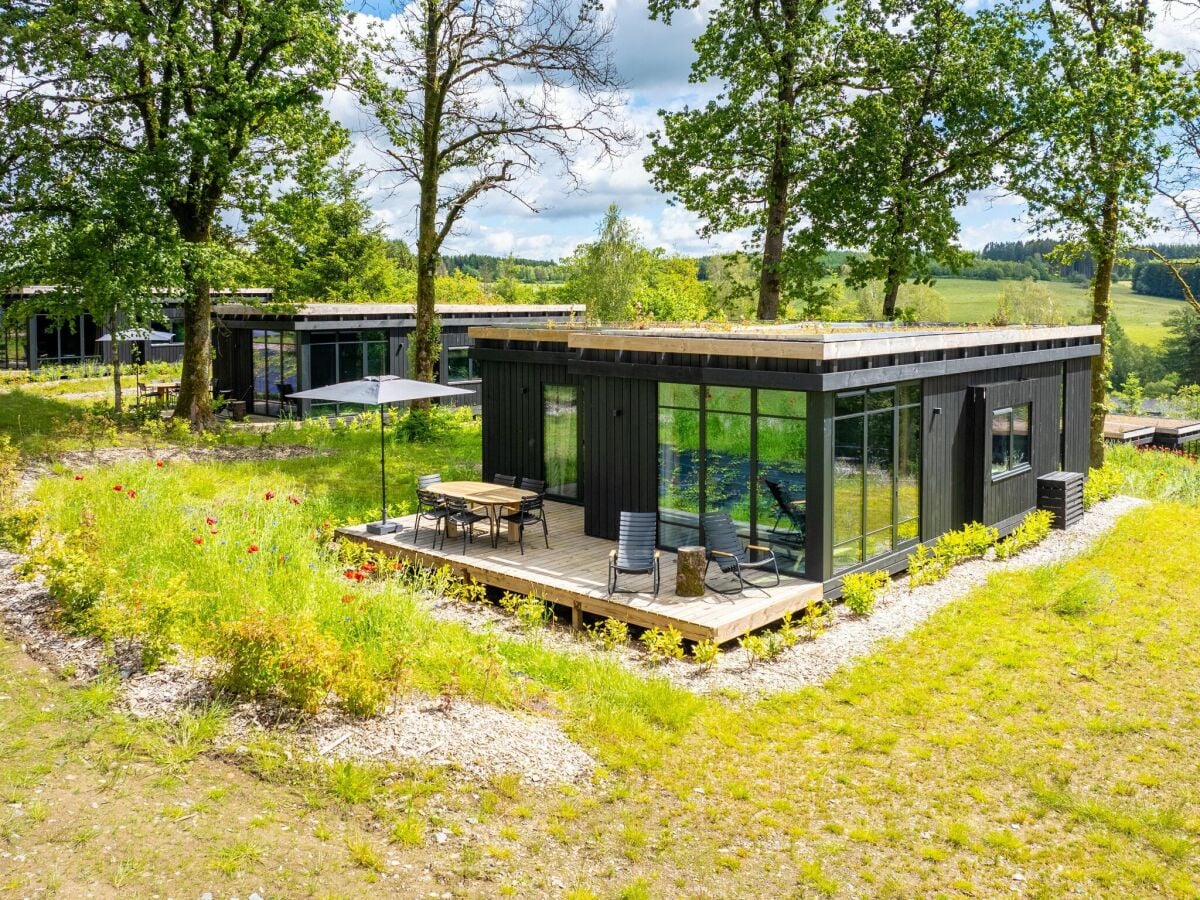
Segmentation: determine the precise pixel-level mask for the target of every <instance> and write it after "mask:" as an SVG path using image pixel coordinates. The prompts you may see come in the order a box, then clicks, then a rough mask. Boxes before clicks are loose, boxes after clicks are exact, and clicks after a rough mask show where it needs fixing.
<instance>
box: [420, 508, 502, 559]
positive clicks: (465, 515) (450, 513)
mask: <svg viewBox="0 0 1200 900" xmlns="http://www.w3.org/2000/svg"><path fill="white" fill-rule="evenodd" d="M478 522H487V523H488V538H489V539H491V537H492V534H493V531H494V525H493V522H492V517H491V516H489V515H488V514H487V513H485V512H480V511H479V510H478V509H476V508H474V507H472V506H471V504H470V503H469V502H468V501H466V500H460V499H458V498H457V497H447V498H446V515H445V516H444V517H443V519H442V549H443V550H445V549H446V533H447V532H448V531H449V528H450V525H451V524H453V525H457V526H458V527H459V528H461V529H462V533H463V549H462V552H463V556H466V554H467V542H468V541H474V540H475V525H476V523H478ZM414 540H416V538H414Z"/></svg>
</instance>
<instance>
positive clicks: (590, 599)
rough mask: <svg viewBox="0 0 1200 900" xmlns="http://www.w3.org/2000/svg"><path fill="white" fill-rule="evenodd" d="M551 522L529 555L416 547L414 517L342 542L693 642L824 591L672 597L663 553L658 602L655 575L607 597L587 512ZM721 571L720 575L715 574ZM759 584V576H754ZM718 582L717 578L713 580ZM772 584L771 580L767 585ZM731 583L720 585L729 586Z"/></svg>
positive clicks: (569, 509) (349, 531)
mask: <svg viewBox="0 0 1200 900" xmlns="http://www.w3.org/2000/svg"><path fill="white" fill-rule="evenodd" d="M546 518H547V520H548V521H549V523H550V549H549V550H547V549H546V546H545V544H544V543H543V541H542V535H541V531H540V530H538V531H532V530H530V531H526V533H525V555H524V556H522V555H521V553H520V550H519V549H518V547H517V544H516V542H515V541H514V542H512V543H509V542H508V541H507V540H506V539H505V536H504V535H501V538H500V546H499V547H497V548H496V549H494V550H493V549H492V547H491V546H490V545H489V543H488V538H487V534H486V529H485V528H481V529H480V531H479V533H478V534H477V535H476V538H475V542H474V543H473V544H470V545H469V546H468V548H467V553H466V555H465V556H464V555H463V554H462V553H460V552H459V551H460V550H461V549H462V538H461V537H460V538H459V539H458V541H457V542H456V541H454V540H453V539H447V541H446V546H445V549H444V550H441V549H439V550H434V549H432V548H431V547H430V540H431V539H432V537H433V529H432V527H431V526H429V525H427V524H423V525H422V526H421V534H420V539H419V544H416V543H414V541H413V522H414V517H413V516H407V517H405V518H404V519H402V520H401V522H402V523H403V527H402V529H401V531H400V532H399V533H398V534H389V535H370V534H367V533H366V529H365V526H363V525H357V526H350V527H347V528H343V529H340V532H339V533H340V534H342V535H343V536H344V537H346V538H348V539H350V540H355V541H361V542H363V543H366V544H370V545H371V546H372V547H375V548H376V549H378V550H382V551H384V552H386V553H389V554H393V555H395V556H399V557H403V558H406V559H410V560H413V561H414V562H418V563H421V564H423V565H428V566H435V567H436V566H443V565H447V564H448V565H449V566H450V567H451V569H452V570H453V571H454V573H455V574H456V575H457V576H459V577H460V578H470V579H473V580H475V581H479V582H482V583H484V584H488V585H492V586H494V587H497V588H500V589H502V590H507V591H514V592H517V593H522V594H537V595H538V596H539V597H544V598H545V599H547V600H550V601H553V602H554V603H557V604H561V605H563V606H566V607H569V608H571V609H572V610H573V611H574V612H573V615H574V621H575V622H576V623H578V621H579V618H580V613H584V612H586V613H594V614H596V615H599V616H607V617H611V618H614V619H620V620H621V621H623V622H628V623H629V624H631V625H637V626H639V627H642V628H653V627H658V628H665V627H667V626H668V625H670V626H672V627H674V628H675V629H677V630H678V631H679V632H680V633H681V634H682V635H683V636H684V637H685V638H687V639H689V640H694V641H700V640H715V641H717V642H718V643H724V642H725V641H730V640H733V639H734V638H737V637H739V636H741V635H743V634H745V633H746V632H748V631H752V630H754V629H755V628H761V627H762V626H764V625H769V624H771V623H772V622H775V621H777V620H778V619H780V618H782V617H783V615H784V614H785V613H789V612H796V611H799V610H802V609H804V608H805V607H807V606H809V605H811V604H813V603H816V602H818V601H819V600H820V599H821V597H822V586H821V584H820V583H818V582H813V581H804V580H802V579H799V578H787V577H784V578H783V580H782V581H781V582H780V584H779V586H778V587H773V588H767V589H765V590H754V589H748V590H747V591H746V592H745V593H744V594H741V595H728V596H725V595H721V594H718V593H715V592H713V593H709V594H707V595H705V596H703V597H677V596H675V554H674V553H670V552H667V551H665V550H664V551H663V555H662V587H661V589H660V590H659V594H658V596H657V597H654V596H652V595H651V594H650V577H649V576H637V575H624V576H622V577H621V580H620V582H618V586H619V587H620V588H621V589H623V590H626V589H628V590H633V589H640V590H644V591H645V592H644V593H637V594H613V595H612V596H609V594H608V586H607V583H606V582H607V578H608V553H609V551H610V550H611V549H613V548H614V547H615V546H616V545H615V544H614V543H613V542H612V541H605V540H601V539H599V538H593V537H587V536H586V535H585V534H584V533H583V509H582V508H581V507H578V506H571V505H568V504H564V503H547V504H546ZM713 572H714V573H715V572H716V569H715V568H714V569H713ZM751 577H757V578H762V576H761V575H757V576H751ZM713 580H716V576H715V575H714V578H713ZM765 580H766V581H767V582H768V583H769V582H770V581H771V578H770V577H769V576H768V577H767V578H766V579H765ZM725 581H726V579H722V580H721V582H720V583H721V586H724V584H725Z"/></svg>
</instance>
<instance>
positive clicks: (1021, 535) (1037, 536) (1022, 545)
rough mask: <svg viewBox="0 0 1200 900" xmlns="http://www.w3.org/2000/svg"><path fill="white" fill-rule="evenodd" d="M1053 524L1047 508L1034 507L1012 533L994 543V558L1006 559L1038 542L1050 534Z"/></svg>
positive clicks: (1051, 515) (1052, 514)
mask: <svg viewBox="0 0 1200 900" xmlns="http://www.w3.org/2000/svg"><path fill="white" fill-rule="evenodd" d="M1053 525H1054V513H1052V512H1050V510H1048V509H1035V510H1034V511H1033V512H1030V513H1027V514H1026V515H1025V518H1024V519H1022V520H1021V524H1020V525H1018V526H1017V527H1016V528H1014V529H1013V531H1012V533H1011V534H1009V535H1008V537H1006V538H1005V539H1004V540H1002V541H1000V542H999V543H998V544H996V558H997V559H1008V558H1010V557H1012V556H1016V555H1017V554H1018V553H1020V552H1021V551H1022V550H1025V549H1026V548H1028V547H1032V546H1034V545H1035V544H1040V543H1041V542H1042V541H1044V540H1045V539H1046V538H1047V537H1049V535H1050V529H1051V527H1052V526H1053Z"/></svg>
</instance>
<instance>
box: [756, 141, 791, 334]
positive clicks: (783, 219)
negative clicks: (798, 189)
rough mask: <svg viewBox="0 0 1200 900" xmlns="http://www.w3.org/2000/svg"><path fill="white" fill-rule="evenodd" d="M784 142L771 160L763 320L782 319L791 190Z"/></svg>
mask: <svg viewBox="0 0 1200 900" xmlns="http://www.w3.org/2000/svg"><path fill="white" fill-rule="evenodd" d="M782 144H783V142H782V141H781V140H780V141H776V144H775V154H774V157H773V158H772V160H771V176H770V188H769V190H770V196H769V197H768V198H767V228H766V235H765V236H764V238H763V253H762V272H761V273H759V279H758V318H760V319H764V320H771V319H777V318H779V302H780V295H781V293H782V281H783V279H782V278H781V277H780V266H781V265H782V263H783V236H784V231H785V230H786V228H787V209H788V189H789V188H790V186H791V185H790V178H789V177H788V171H787V163H786V162H785V161H784V159H783V146H782Z"/></svg>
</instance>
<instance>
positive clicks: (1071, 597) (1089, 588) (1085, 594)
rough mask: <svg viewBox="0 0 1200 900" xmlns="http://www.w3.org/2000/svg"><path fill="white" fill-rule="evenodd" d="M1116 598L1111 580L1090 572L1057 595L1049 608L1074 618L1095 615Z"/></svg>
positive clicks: (1058, 613)
mask: <svg viewBox="0 0 1200 900" xmlns="http://www.w3.org/2000/svg"><path fill="white" fill-rule="evenodd" d="M1115 598H1116V588H1115V586H1114V585H1113V582H1112V579H1111V578H1108V577H1107V576H1104V575H1101V574H1100V573H1098V572H1088V573H1087V574H1085V575H1083V576H1081V577H1080V578H1078V579H1076V580H1074V581H1072V582H1071V583H1070V584H1068V585H1067V586H1066V587H1065V588H1063V589H1062V591H1060V592H1059V593H1057V594H1055V595H1054V596H1053V597H1052V598H1051V600H1050V604H1049V606H1050V609H1051V610H1052V611H1053V612H1054V613H1056V614H1057V615H1060V616H1065V617H1067V618H1072V617H1075V616H1085V615H1088V614H1090V613H1093V612H1095V611H1096V610H1098V609H1099V608H1100V607H1101V606H1105V605H1107V604H1109V603H1112V602H1113V600H1114V599H1115Z"/></svg>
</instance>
